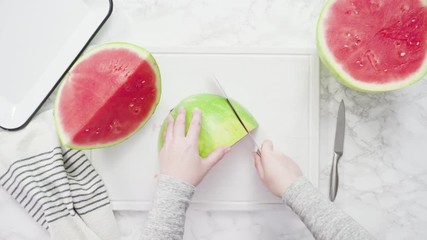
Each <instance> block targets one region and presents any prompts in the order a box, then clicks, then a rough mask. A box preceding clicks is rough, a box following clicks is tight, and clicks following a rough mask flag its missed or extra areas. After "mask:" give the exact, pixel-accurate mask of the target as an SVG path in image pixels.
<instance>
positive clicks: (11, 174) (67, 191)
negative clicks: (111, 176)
mask: <svg viewBox="0 0 427 240" xmlns="http://www.w3.org/2000/svg"><path fill="white" fill-rule="evenodd" d="M0 185H1V186H2V187H3V188H4V189H5V190H6V191H7V192H8V193H9V194H10V195H11V196H12V197H13V198H14V199H15V200H16V201H17V202H18V203H19V204H20V205H21V206H22V207H23V208H24V209H25V210H26V211H27V213H28V214H29V215H30V216H31V217H32V218H33V219H34V220H35V221H36V222H38V223H39V224H40V225H41V226H42V227H44V228H46V229H47V230H48V231H49V232H50V234H51V238H52V239H54V240H71V239H72V240H116V239H119V234H118V228H117V224H116V222H115V218H114V215H113V212H112V209H111V205H110V201H109V198H108V194H107V189H106V188H105V186H104V183H103V182H102V179H101V178H100V177H99V175H98V173H97V172H96V171H95V169H94V168H93V166H92V164H91V163H90V161H89V159H88V158H87V157H86V155H85V154H84V153H83V152H82V151H79V150H73V149H67V148H65V147H63V146H61V144H60V142H59V140H58V136H57V134H56V130H55V123H54V119H53V112H52V111H51V110H50V111H47V112H44V113H42V114H40V115H38V116H37V117H36V118H34V119H33V120H32V121H31V122H30V123H29V125H28V126H27V127H25V128H24V129H23V130H20V131H14V132H7V131H0ZM0 217H5V216H0Z"/></svg>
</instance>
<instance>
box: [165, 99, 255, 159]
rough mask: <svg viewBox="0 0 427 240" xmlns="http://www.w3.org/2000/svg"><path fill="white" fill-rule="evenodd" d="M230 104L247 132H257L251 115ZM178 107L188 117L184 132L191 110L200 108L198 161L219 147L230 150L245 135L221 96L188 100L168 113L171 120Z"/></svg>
mask: <svg viewBox="0 0 427 240" xmlns="http://www.w3.org/2000/svg"><path fill="white" fill-rule="evenodd" d="M231 101H232V104H233V106H234V107H235V109H236V111H237V113H238V114H239V116H240V117H241V119H242V121H243V122H244V123H245V126H246V127H247V128H248V130H249V131H252V130H254V129H255V128H257V127H258V123H257V121H256V120H255V118H254V117H253V116H252V114H251V113H250V112H249V111H248V110H247V109H246V108H244V107H243V106H242V105H241V104H239V103H238V102H236V101H234V100H231ZM180 107H183V108H184V109H185V111H186V113H187V115H186V118H187V119H186V130H188V128H189V126H190V123H191V118H192V114H191V113H192V112H193V110H194V109H195V108H199V109H200V110H201V111H202V125H201V126H202V128H201V129H200V135H199V153H200V156H201V157H207V156H208V155H209V154H211V153H212V152H213V151H214V150H215V149H217V148H219V147H223V146H232V145H233V144H235V143H236V142H238V141H239V140H240V139H242V138H243V137H244V136H246V134H247V133H246V131H245V129H244V128H243V127H242V125H241V123H240V122H239V120H238V119H237V117H236V115H235V113H234V112H233V110H232V109H231V108H230V106H229V105H228V103H227V100H226V99H225V98H224V97H222V96H219V95H215V94H209V93H202V94H196V95H192V96H189V97H187V98H185V99H183V100H182V101H181V102H179V103H178V105H177V106H175V107H174V109H173V110H172V111H171V113H170V114H171V115H172V117H173V118H176V116H177V115H178V109H179V108H180ZM167 119H168V118H167V117H166V118H165V120H164V122H163V125H162V128H161V130H160V134H159V141H158V143H159V150H160V149H161V147H162V146H163V144H164V136H165V130H166V127H167V122H168V121H167Z"/></svg>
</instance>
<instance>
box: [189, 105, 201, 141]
mask: <svg viewBox="0 0 427 240" xmlns="http://www.w3.org/2000/svg"><path fill="white" fill-rule="evenodd" d="M201 124H202V112H201V111H200V109H198V108H195V109H194V110H193V116H192V118H191V123H190V127H189V128H188V132H187V138H188V139H189V140H190V141H195V142H197V140H199V135H200V128H201Z"/></svg>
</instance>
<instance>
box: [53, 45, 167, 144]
mask: <svg viewBox="0 0 427 240" xmlns="http://www.w3.org/2000/svg"><path fill="white" fill-rule="evenodd" d="M160 95H161V80H160V72H159V68H158V65H157V63H156V61H155V59H154V58H153V56H152V55H151V54H150V53H149V52H148V51H146V50H145V49H143V48H141V47H138V46H136V45H133V44H129V43H108V44H104V45H101V46H98V47H96V48H93V49H91V50H90V51H88V52H87V53H85V54H84V55H83V56H82V57H81V58H80V59H79V60H78V61H77V62H76V63H75V64H74V66H73V67H72V68H71V70H70V71H69V72H68V73H67V74H66V76H65V78H64V79H63V82H62V84H61V86H60V88H59V91H58V95H57V97H56V101H55V119H56V126H57V130H58V133H59V136H60V140H61V142H62V144H64V145H65V146H68V147H70V148H76V149H93V148H101V147H107V146H111V145H114V144H117V143H120V142H122V141H124V140H125V139H127V138H128V137H130V136H131V135H132V134H134V133H135V132H136V131H138V130H139V129H140V128H141V127H142V126H144V124H145V123H146V122H147V120H148V119H149V118H150V117H151V115H152V114H153V112H154V110H155V109H156V106H157V104H158V102H159V100H160Z"/></svg>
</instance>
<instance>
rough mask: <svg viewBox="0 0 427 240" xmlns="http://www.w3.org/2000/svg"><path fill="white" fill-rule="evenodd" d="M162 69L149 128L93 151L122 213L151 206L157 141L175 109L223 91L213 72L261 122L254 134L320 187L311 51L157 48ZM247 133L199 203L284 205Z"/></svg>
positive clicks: (199, 194) (200, 192)
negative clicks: (260, 168) (262, 172)
mask: <svg viewBox="0 0 427 240" xmlns="http://www.w3.org/2000/svg"><path fill="white" fill-rule="evenodd" d="M149 50H150V51H152V52H153V53H154V56H155V58H156V60H157V62H158V64H159V67H160V71H161V74H162V97H161V100H160V103H159V105H158V107H157V110H156V112H155V113H154V115H153V116H152V118H151V119H150V120H149V121H148V122H147V124H146V126H145V127H144V128H143V129H142V130H141V131H139V132H138V133H137V134H136V135H134V136H133V137H131V138H130V139H129V140H127V141H126V142H124V143H122V144H119V145H117V146H115V147H111V148H107V149H98V150H93V151H92V153H91V154H92V160H93V164H94V165H95V167H96V169H97V170H98V172H99V173H100V174H101V176H102V178H103V179H104V181H105V183H106V185H107V188H108V191H109V194H110V197H111V200H112V203H113V208H114V209H116V210H149V209H150V207H151V201H152V199H153V196H154V191H155V185H156V180H155V178H154V176H155V175H156V174H157V173H158V159H157V158H158V153H157V139H158V135H159V129H160V125H161V123H162V122H163V119H164V118H165V116H167V114H168V112H169V110H170V109H171V108H173V107H174V106H175V105H176V104H177V103H178V102H179V101H181V100H182V99H183V98H185V97H187V96H189V95H193V94H198V93H218V94H220V92H219V90H218V88H217V86H216V85H215V83H214V81H213V80H212V79H211V76H212V74H215V76H216V77H217V78H218V79H219V80H220V81H221V83H222V85H223V87H224V89H225V90H226V92H227V94H228V95H229V97H231V98H233V99H235V100H237V101H238V102H240V103H241V104H242V105H243V106H245V107H246V108H247V109H248V110H249V111H250V112H251V113H252V114H253V115H254V116H255V118H256V119H257V121H258V123H259V128H258V129H257V130H255V132H254V134H253V135H254V137H255V138H256V140H257V141H258V142H259V144H261V142H262V140H264V139H266V138H269V139H272V140H273V143H274V144H275V147H276V148H278V149H280V150H282V151H284V152H285V153H286V154H287V155H289V156H291V157H292V158H293V159H294V160H295V161H297V163H298V164H299V166H300V167H301V169H302V171H303V173H304V175H305V176H306V177H308V178H309V179H310V180H311V181H312V182H313V184H315V185H317V181H318V155H319V154H318V153H319V152H318V151H319V150H318V144H319V142H318V141H319V138H318V132H319V112H318V111H319V68H318V64H319V63H318V57H317V56H316V54H315V50H314V49H313V50H309V49H281V50H278V49H274V50H273V49H264V50H248V49H226V50H219V49H181V50H176V49H175V50H173V51H172V50H168V49H153V48H151V49H149ZM253 149H254V146H253V144H252V143H251V141H250V139H248V138H247V137H245V138H244V139H243V140H242V141H240V142H239V143H237V144H236V145H235V146H234V147H233V149H232V151H231V152H230V153H229V154H228V155H227V156H226V157H225V159H224V160H223V161H221V162H220V163H219V164H218V165H217V166H216V167H214V168H213V169H212V170H211V172H210V173H209V174H208V175H207V176H206V178H205V179H204V180H203V182H202V183H201V184H200V185H199V186H198V187H197V191H196V193H195V195H194V198H193V203H192V207H193V208H198V209H206V210H255V209H261V208H265V207H275V206H277V205H278V204H279V203H281V201H280V199H278V198H277V197H275V196H273V195H272V194H271V193H269V191H268V190H267V189H266V188H265V187H264V186H263V185H262V183H261V181H260V180H259V178H258V176H257V174H256V171H255V168H254V164H253V160H252V157H251V154H250V153H251V151H253Z"/></svg>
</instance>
